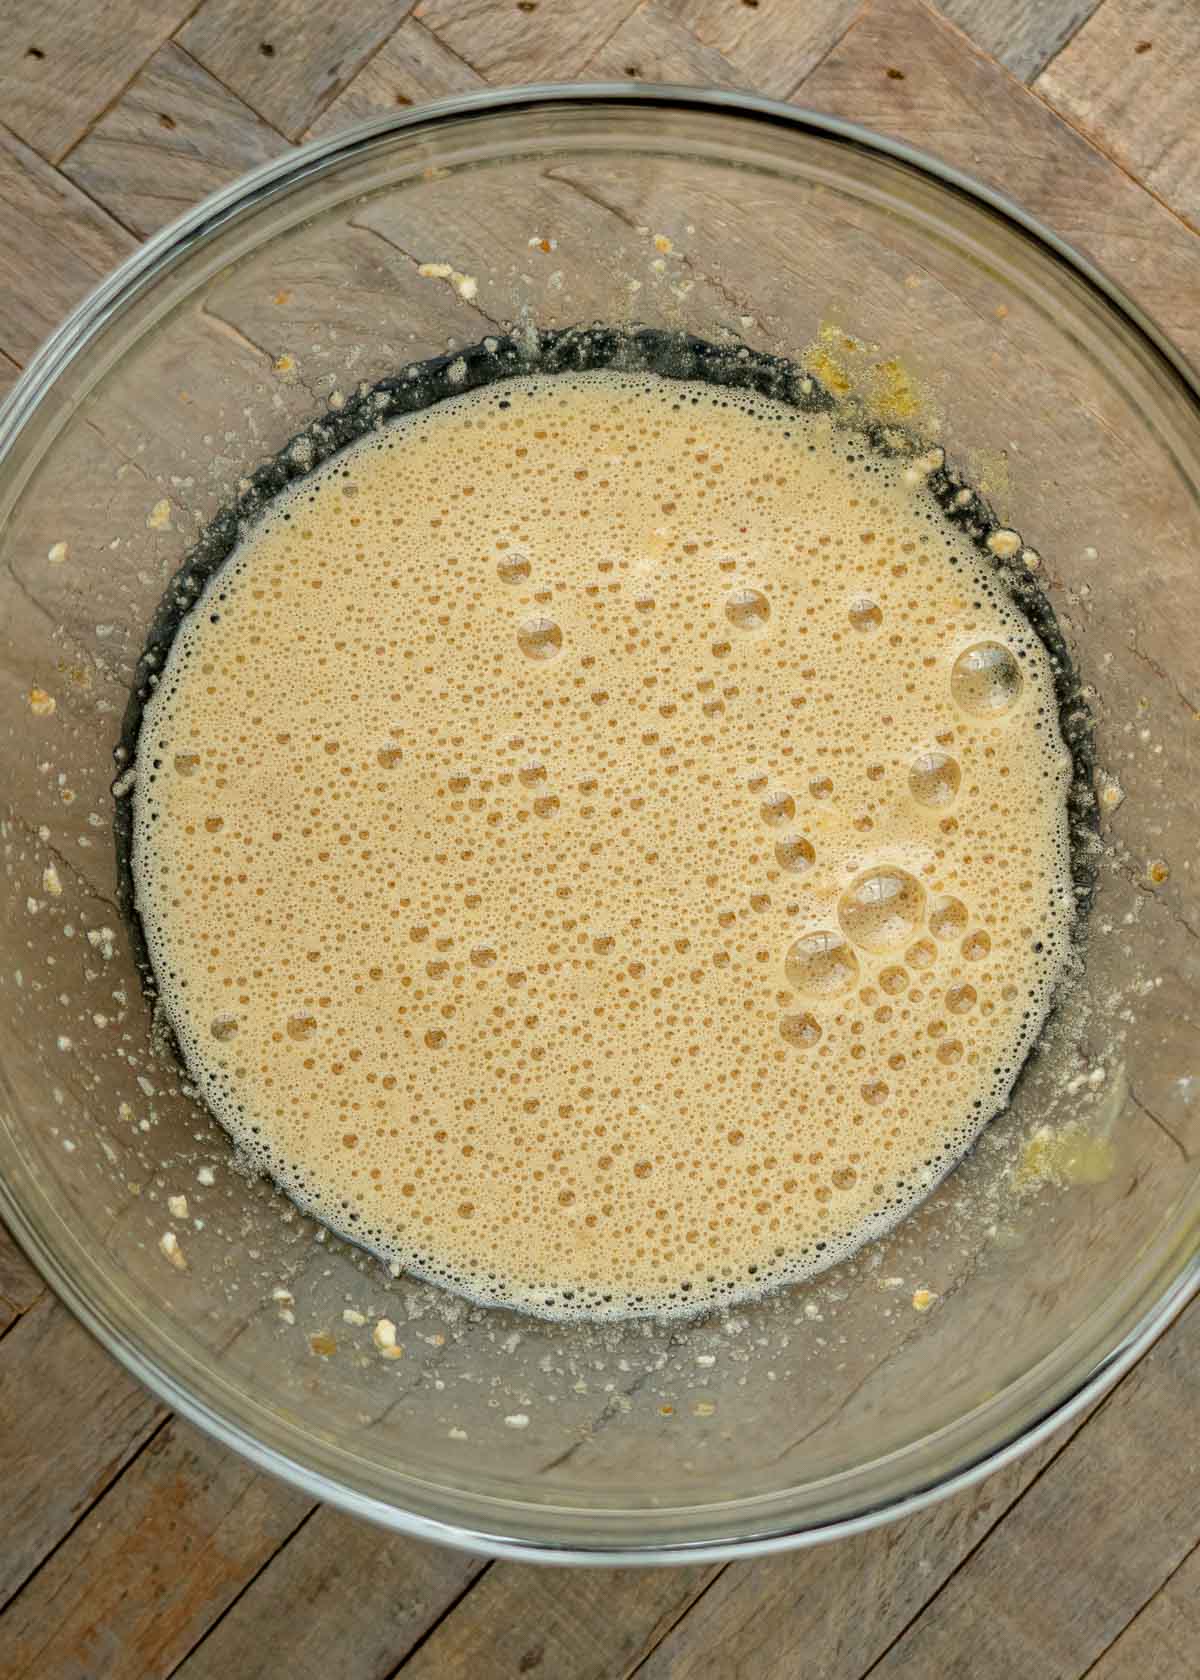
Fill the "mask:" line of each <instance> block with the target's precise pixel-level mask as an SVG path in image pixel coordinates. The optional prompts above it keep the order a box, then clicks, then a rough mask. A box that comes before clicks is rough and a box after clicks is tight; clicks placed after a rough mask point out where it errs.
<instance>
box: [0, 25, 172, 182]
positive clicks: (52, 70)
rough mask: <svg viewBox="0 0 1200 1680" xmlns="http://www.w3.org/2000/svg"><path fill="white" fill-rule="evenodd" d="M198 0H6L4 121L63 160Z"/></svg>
mask: <svg viewBox="0 0 1200 1680" xmlns="http://www.w3.org/2000/svg"><path fill="white" fill-rule="evenodd" d="M195 3H196V0H137V4H136V5H123V6H121V7H120V16H119V19H118V17H117V16H116V15H114V14H115V11H116V8H115V7H112V8H110V7H108V6H98V5H79V4H77V3H76V0H0V41H3V43H4V51H3V53H2V54H0V121H3V122H5V123H7V124H8V126H9V128H11V129H12V130H13V132H14V133H15V134H19V135H20V137H21V139H22V140H24V141H26V142H27V143H28V144H29V145H30V146H32V147H34V148H35V149H36V150H37V151H39V152H40V153H41V154H42V156H43V157H44V158H47V159H49V161H50V162H51V163H57V162H58V161H59V160H60V159H61V158H62V157H63V155H64V154H65V153H66V152H67V151H68V150H69V149H70V148H71V147H72V146H73V145H74V144H75V142H76V141H77V140H78V139H79V138H80V136H81V135H83V134H84V133H85V132H86V131H87V128H88V125H89V124H90V123H92V122H94V121H95V119H96V118H97V117H98V116H99V115H100V113H101V112H102V111H103V110H104V109H105V107H106V106H107V105H109V104H110V103H111V102H112V101H113V100H114V99H116V98H117V96H118V95H119V94H120V92H121V90H122V89H123V88H124V87H125V86H126V85H127V84H128V83H129V81H130V79H131V78H132V77H133V76H135V75H136V74H137V72H138V71H139V70H140V69H141V68H142V65H143V64H145V62H146V60H147V59H148V58H149V57H150V55H151V53H153V52H155V51H157V49H158V48H159V47H160V46H161V45H162V44H163V42H164V41H165V40H166V39H167V37H168V36H169V35H170V34H171V32H172V30H174V29H175V28H177V27H178V25H179V24H181V23H182V22H183V20H184V19H185V18H186V17H187V15H188V13H189V12H190V11H191V10H192V8H193V6H194V5H195Z"/></svg>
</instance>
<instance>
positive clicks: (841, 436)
mask: <svg viewBox="0 0 1200 1680" xmlns="http://www.w3.org/2000/svg"><path fill="white" fill-rule="evenodd" d="M993 541H994V545H995V546H997V547H1001V546H1002V544H1001V543H1000V542H999V541H998V540H997V539H993ZM136 767H137V781H136V790H135V793H134V809H133V829H132V870H133V879H134V883H135V887H136V896H137V906H138V910H139V912H140V916H141V921H142V924H143V927H144V931H145V936H146V941H147V946H148V950H149V955H150V958H151V961H152V964H153V968H154V972H155V975H156V977H157V982H158V986H159V989H160V994H161V999H162V1005H163V1008H164V1009H165V1012H166V1014H167V1017H168V1019H169V1021H170V1023H171V1026H172V1028H173V1030H174V1033H175V1036H176V1038H177V1041H178V1044H179V1047H180V1050H181V1052H182V1054H183V1057H184V1058H185V1060H186V1062H187V1065H188V1067H189V1069H190V1070H191V1073H192V1075H193V1076H194V1078H195V1080H196V1082H197V1084H198V1086H199V1088H200V1090H201V1092H202V1094H203V1096H204V1098H205V1100H206V1101H207V1103H208V1104H209V1106H210V1107H211V1108H212V1110H213V1112H214V1113H215V1114H216V1115H217V1116H218V1118H219V1119H220V1120H221V1121H222V1122H223V1124H224V1125H225V1126H226V1127H227V1129H228V1130H229V1132H230V1133H231V1134H232V1136H233V1137H234V1138H235V1139H236V1140H237V1142H238V1143H239V1144H241V1145H242V1146H243V1147H244V1148H245V1149H247V1150H249V1151H250V1152H251V1154H252V1155H253V1156H254V1157H255V1158H256V1159H257V1160H258V1161H259V1163H260V1164H261V1165H262V1167H263V1168H264V1170H266V1171H267V1172H269V1173H270V1175H271V1176H272V1177H273V1178H274V1179H275V1180H276V1181H277V1182H278V1183H279V1184H280V1185H281V1186H282V1187H283V1188H284V1189H285V1190H287V1191H288V1192H289V1194H291V1195H292V1196H293V1197H294V1198H295V1199H296V1200H297V1201H299V1202H300V1203H301V1204H302V1205H304V1206H305V1207H307V1208H308V1209H310V1210H311V1211H312V1212H313V1213H314V1214H315V1215H316V1216H317V1217H318V1218H320V1219H321V1220H323V1221H325V1222H326V1223H328V1224H329V1225H330V1226H331V1227H333V1228H335V1229H336V1230H338V1231H340V1232H342V1233H344V1234H346V1235H348V1236H350V1237H352V1238H353V1239H354V1240H355V1241H356V1242H359V1243H362V1244H363V1245H365V1246H367V1247H369V1248H371V1249H372V1250H375V1251H376V1252H378V1253H379V1254H381V1255H382V1256H384V1257H386V1258H388V1259H390V1260H393V1261H396V1262H398V1263H399V1265H400V1266H402V1267H403V1268H405V1269H409V1270H412V1271H414V1272H417V1273H419V1274H420V1275H423V1276H425V1277H428V1278H431V1279H434V1280H437V1281H440V1282H443V1283H445V1284H446V1285H448V1286H449V1287H451V1288H453V1289H456V1290H460V1291H462V1292H464V1293H466V1294H467V1295H469V1296H471V1297H472V1298H474V1299H476V1300H479V1301H482V1302H486V1303H502V1304H505V1305H508V1306H513V1307H518V1308H522V1309H525V1310H528V1311H532V1312H536V1313H540V1314H544V1315H549V1316H557V1317H570V1316H577V1317H592V1318H596V1317H621V1316H628V1315H631V1314H646V1313H662V1312H665V1313H680V1312H685V1311H686V1312H692V1311H699V1310H701V1309H703V1308H705V1307H707V1306H710V1305H712V1304H717V1303H721V1304H725V1303H728V1302H730V1301H732V1300H736V1299H741V1298H745V1297H747V1296H749V1295H753V1294H757V1293H760V1292H762V1291H763V1290H765V1289H767V1288H768V1287H771V1286H773V1285H777V1284H779V1283H781V1282H784V1281H787V1280H794V1279H799V1278H803V1277H805V1276H808V1275H811V1274H812V1273H814V1272H817V1271H819V1270H821V1269H822V1268H824V1267H826V1266H828V1265H830V1264H831V1263H832V1262H834V1261H836V1260H838V1259H840V1258H843V1257H845V1256H846V1255H848V1254H850V1253H851V1252H852V1251H853V1250H854V1249H855V1248H856V1247H858V1246H859V1245H860V1244H861V1243H862V1242H864V1241H865V1240H867V1239H868V1238H870V1237H872V1236H875V1235H878V1234H879V1233H881V1232H882V1231H884V1230H886V1229H887V1228H888V1227H890V1226H891V1225H892V1224H894V1223H895V1222H896V1220H897V1219H899V1218H900V1217H901V1216H902V1215H903V1214H904V1213H905V1212H906V1211H907V1210H908V1209H910V1208H911V1207H912V1206H913V1205H914V1204H915V1203H916V1202H918V1201H919V1200H920V1199H921V1198H922V1197H923V1196H924V1195H926V1194H927V1193H928V1191H929V1189H930V1188H931V1187H932V1185H933V1184H934V1183H936V1182H937V1180H938V1179H939V1178H940V1177H941V1176H942V1175H943V1174H944V1173H945V1172H946V1171H947V1170H948V1169H949V1168H950V1167H951V1166H952V1165H953V1164H954V1163H955V1161H956V1160H958V1159H959V1158H960V1157H961V1156H962V1154H963V1153H964V1151H965V1150H966V1149H967V1148H968V1146H969V1145H970V1143H971V1141H972V1139H973V1138H974V1137H975V1136H976V1135H977V1133H978V1131H979V1129H980V1128H981V1126H983V1125H984V1124H985V1123H986V1121H987V1120H988V1119H989V1118H990V1117H991V1116H992V1115H993V1114H994V1113H995V1112H996V1111H997V1110H998V1109H999V1108H1000V1107H1001V1106H1003V1104H1004V1102H1005V1101H1006V1098H1007V1095H1008V1092H1009V1090H1010V1089H1011V1086H1012V1084H1013V1081H1014V1079H1015V1078H1016V1076H1017V1074H1018V1072H1019V1071H1020V1068H1021V1066H1022V1063H1023V1061H1024V1059H1025V1057H1026V1055H1027V1054H1028V1051H1029V1049H1030V1046H1031V1045H1032V1043H1033V1042H1034V1040H1035V1039H1036V1036H1037V1034H1038V1032H1039V1030H1040V1028H1041V1026H1042V1024H1043V1022H1044V1020H1045V1018H1046V1015H1047V1013H1048V1011H1049V1009H1050V1007H1051V1003H1052V998H1053V994H1054V990H1055V987H1056V985H1057V983H1058V982H1059V980H1060V978H1061V976H1062V973H1063V969H1064V963H1065V962H1066V959H1067V956H1068V953H1069V949H1070V944H1071V930H1072V925H1073V922H1074V915H1075V900H1074V895H1073V892H1072V881H1071V857H1070V841H1069V831H1068V820H1067V795H1068V789H1069V786H1070V783H1071V774H1072V761H1071V756H1070V753H1069V752H1068V750H1067V747H1066V745H1065V744H1064V740H1063V738H1062V734H1061V731H1060V727H1059V709H1058V705H1057V702H1056V698H1055V688H1054V680H1053V672H1052V668H1051V661H1050V659H1049V658H1048V656H1047V652H1046V648H1045V646H1044V644H1043V641H1042V639H1041V638H1040V637H1039V635H1038V634H1037V633H1036V632H1035V630H1034V629H1033V628H1032V626H1031V623H1030V621H1029V619H1028V618H1027V616H1026V615H1025V614H1024V613H1023V612H1022V611H1021V610H1020V608H1019V607H1018V606H1017V605H1015V604H1014V602H1013V600H1012V598H1011V597H1010V595H1009V593H1008V591H1007V590H1006V588H1005V586H1004V584H1003V582H1002V580H1001V577H1000V574H999V573H998V572H997V570H996V568H995V566H994V564H993V563H992V561H991V560H990V559H989V557H988V556H987V555H986V554H985V553H984V552H981V550H980V548H979V547H977V546H976V544H975V543H973V542H972V540H971V539H970V537H969V536H968V535H967V534H965V533H964V532H962V531H961V530H959V529H957V528H956V527H955V526H954V525H953V524H952V523H950V522H949V521H948V520H947V519H946V518H945V517H944V516H943V512H942V510H941V508H940V507H939V505H938V504H937V502H936V501H935V499H934V497H933V495H932V493H931V492H930V490H929V488H928V485H927V479H926V474H925V472H924V471H923V470H922V468H921V466H920V464H916V465H914V464H913V462H912V460H911V458H909V457H906V456H904V455H897V456H895V457H892V456H889V455H888V454H887V453H886V452H883V451H880V450H877V449H872V448H870V447H869V446H868V445H867V443H866V441H865V440H864V439H863V438H862V437H861V436H859V435H858V434H856V433H855V432H853V431H852V430H849V429H847V428H846V427H845V426H843V425H840V424H839V423H838V422H837V420H836V418H835V417H834V416H832V415H830V414H828V413H821V412H813V413H804V412H801V411H799V410H797V409H796V408H795V407H794V406H792V405H790V404H787V403H783V402H779V401H773V400H771V399H769V398H766V397H763V396H759V395H756V394H751V393H739V392H737V391H733V390H728V389H722V388H720V387H718V386H714V385H710V384H707V383H700V382H689V381H681V380H678V379H666V378H663V377H660V376H659V375H657V374H654V373H648V372H632V373H619V372H614V371H591V372H581V373H559V374H556V375H553V376H549V375H548V376H541V377H539V376H538V375H536V374H534V375H531V376H527V377H519V378H514V379H507V380H503V381H500V382H496V383H492V384H488V385H486V386H484V387H483V388H482V389H480V390H478V391H475V392H472V393H468V394H464V395H462V396H458V397H452V398H450V399H449V400H445V401H442V402H439V403H436V404H434V405H433V406H432V407H430V408H427V409H425V410H423V411H421V412H419V413H416V414H412V415H408V416H406V417H404V418H401V419H398V420H394V421H391V422H389V423H388V424H386V425H383V426H381V427H380V428H379V429H378V430H376V431H374V432H372V433H370V434H369V435H368V436H367V437H365V438H363V439H362V440H361V441H359V442H356V443H353V444H351V445H350V446H349V447H348V448H345V449H343V450H341V451H340V452H339V453H337V454H335V455H333V456H332V457H331V458H330V459H329V460H328V461H326V462H325V463H324V464H323V465H321V466H319V467H317V468H316V469H315V470H314V471H312V472H311V473H309V474H308V475H307V476H306V477H304V478H302V479H301V480H299V482H298V483H296V484H295V485H294V486H293V487H292V488H290V489H288V490H287V491H285V492H284V493H283V494H281V495H279V496H278V497H276V498H275V500H274V501H272V502H271V503H270V505H269V506H268V507H267V509H266V510H265V512H264V514H263V515H262V517H261V518H260V519H259V521H258V522H257V524H256V525H254V527H253V528H251V529H250V530H249V531H248V532H246V533H245V534H244V536H243V538H242V540H241V541H240V543H239V544H238V545H237V547H236V548H235V549H234V552H233V553H232V555H231V556H230V558H229V559H228V560H227V561H226V563H225V564H224V565H223V566H222V567H221V569H220V570H219V571H217V572H216V573H215V575H214V576H213V577H212V578H211V579H210V581H209V583H208V585H207V588H206V589H205V592H204V594H203V596H202V597H201V598H200V600H199V601H198V602H197V604H196V605H195V606H194V607H193V609H192V610H191V611H190V612H189V613H188V614H187V616H186V617H185V618H184V619H183V621H182V623H181V625H180V627H179V629H178V632H177V634H176V635H175V637H174V641H173V643H172V645H171V648H170V653H169V656H168V658H167V660H166V664H165V668H164V669H163V671H162V673H161V677H160V680H159V682H158V684H157V687H156V689H155V690H154V692H153V694H152V695H151V697H150V699H149V700H148V702H147V704H146V706H145V710H144V715H143V718H142V724H141V733H140V737H139V742H138V748H137V766H136Z"/></svg>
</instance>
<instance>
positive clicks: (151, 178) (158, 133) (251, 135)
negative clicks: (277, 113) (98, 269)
mask: <svg viewBox="0 0 1200 1680" xmlns="http://www.w3.org/2000/svg"><path fill="white" fill-rule="evenodd" d="M286 150H287V146H286V142H285V141H284V140H282V139H281V138H280V136H279V135H278V134H277V133H276V131H275V130H274V129H273V128H271V127H270V126H269V125H268V124H267V123H265V122H263V120H262V118H261V117H258V116H256V115H255V113H254V112H253V111H252V110H251V109H250V107H249V106H248V105H244V104H243V103H242V101H241V100H240V99H238V98H236V97H235V95H234V94H232V93H230V92H229V90H228V88H226V87H223V86H222V85H221V83H220V82H218V81H215V80H214V79H213V77H212V76H210V75H209V74H208V72H207V70H204V69H203V68H202V67H201V66H200V65H199V64H197V63H196V60H195V59H194V58H192V57H190V56H189V54H187V53H185V52H184V51H183V50H182V49H181V48H179V47H177V46H176V45H175V44H174V43H173V42H168V43H167V45H166V46H165V47H163V49H162V51H161V52H158V53H156V54H155V55H154V57H153V58H152V59H151V60H150V62H149V64H147V66H146V68H145V69H144V70H143V71H142V73H141V75H140V76H138V77H137V79H136V80H135V81H134V83H133V85H132V86H131V87H130V88H129V89H128V91H127V92H126V93H125V94H124V95H123V97H122V98H121V99H119V100H118V101H117V103H116V104H115V105H114V106H113V108H112V110H111V111H109V112H107V113H106V114H105V115H104V116H103V117H101V119H100V121H99V122H98V123H97V124H96V126H95V128H93V129H92V131H91V133H90V134H89V135H88V136H87V137H86V138H85V139H84V140H83V141H81V142H80V144H79V145H78V146H76V148H75V150H74V151H73V152H72V153H71V156H70V157H69V158H68V159H67V162H66V164H65V166H64V171H63V172H64V174H66V175H67V176H68V178H69V179H70V180H72V181H74V182H75V184H76V186H78V187H82V189H83V190H84V192H86V193H87V194H88V196H89V197H91V198H94V199H96V200H97V201H98V202H99V203H100V204H102V205H103V206H104V208H105V209H106V210H109V211H111V212H112V214H113V215H114V216H115V217H116V218H117V220H118V221H120V222H123V223H124V225H125V226H126V227H127V228H129V229H130V230H131V231H132V232H133V233H138V234H143V235H144V234H148V233H153V232H154V231H155V230H156V229H157V228H160V227H162V225H163V224H164V222H169V221H172V220H173V219H174V218H175V217H176V216H178V215H181V214H182V212H183V211H184V210H188V209H190V208H191V206H192V205H193V204H195V203H196V201H197V200H198V199H201V198H203V197H204V196H205V195H206V194H207V193H210V192H214V191H215V190H216V188H217V187H221V186H224V185H225V183H226V182H227V181H231V180H233V178H234V177H235V176H237V175H241V174H243V173H244V172H245V171H246V170H248V169H252V168H253V167H254V166H255V165H256V164H259V163H265V162H266V161H267V160H268V159H269V158H273V157H277V156H278V155H279V153H280V152H283V151H286Z"/></svg>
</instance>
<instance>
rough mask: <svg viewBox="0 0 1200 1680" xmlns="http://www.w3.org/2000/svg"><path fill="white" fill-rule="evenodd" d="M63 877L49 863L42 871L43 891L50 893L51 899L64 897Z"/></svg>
mask: <svg viewBox="0 0 1200 1680" xmlns="http://www.w3.org/2000/svg"><path fill="white" fill-rule="evenodd" d="M62 890H63V887H62V877H61V876H60V875H59V873H58V870H57V869H56V868H55V866H54V865H53V864H52V863H48V864H47V865H46V867H45V869H43V870H42V891H43V892H48V893H49V894H50V897H51V898H61V897H62Z"/></svg>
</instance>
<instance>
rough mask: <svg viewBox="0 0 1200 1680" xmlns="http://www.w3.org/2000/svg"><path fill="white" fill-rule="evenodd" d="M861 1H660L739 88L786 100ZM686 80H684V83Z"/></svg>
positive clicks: (836, 36)
mask: <svg viewBox="0 0 1200 1680" xmlns="http://www.w3.org/2000/svg"><path fill="white" fill-rule="evenodd" d="M860 5H861V0H805V4H804V5H802V6H798V5H795V4H794V3H793V0H757V3H756V4H753V5H751V4H747V0H740V4H739V3H738V0H663V10H664V11H665V12H667V13H668V14H669V15H670V16H671V17H673V18H674V19H675V20H676V22H677V23H679V24H680V25H681V26H682V27H683V28H684V29H685V30H687V31H688V32H690V33H692V34H694V35H695V37H696V39H697V40H698V41H699V42H700V44H701V46H704V47H709V48H712V49H714V50H715V51H717V52H719V53H720V54H721V55H722V57H723V58H724V59H726V60H727V61H728V62H729V63H730V64H731V65H732V66H733V67H734V71H735V73H736V77H737V80H738V81H739V82H740V83H741V85H742V86H743V87H753V88H755V89H756V90H757V91H758V92H759V93H769V94H772V95H774V97H775V98H777V99H786V98H788V97H789V96H790V95H792V94H793V93H794V92H795V90H796V88H797V87H798V86H799V84H800V82H801V81H802V80H803V78H804V77H805V76H807V75H808V73H809V71H810V70H812V69H813V67H814V66H815V65H817V64H819V63H820V61H821V59H822V58H823V57H824V56H825V54H826V53H827V52H828V51H829V49H830V47H832V46H833V44H834V42H835V41H837V40H838V38H839V37H840V36H841V34H842V32H843V31H844V30H845V28H846V26H847V25H848V24H849V23H850V21H851V19H852V18H853V17H854V15H855V13H856V12H857V11H858V10H859V7H860ZM685 80H686V78H685Z"/></svg>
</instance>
